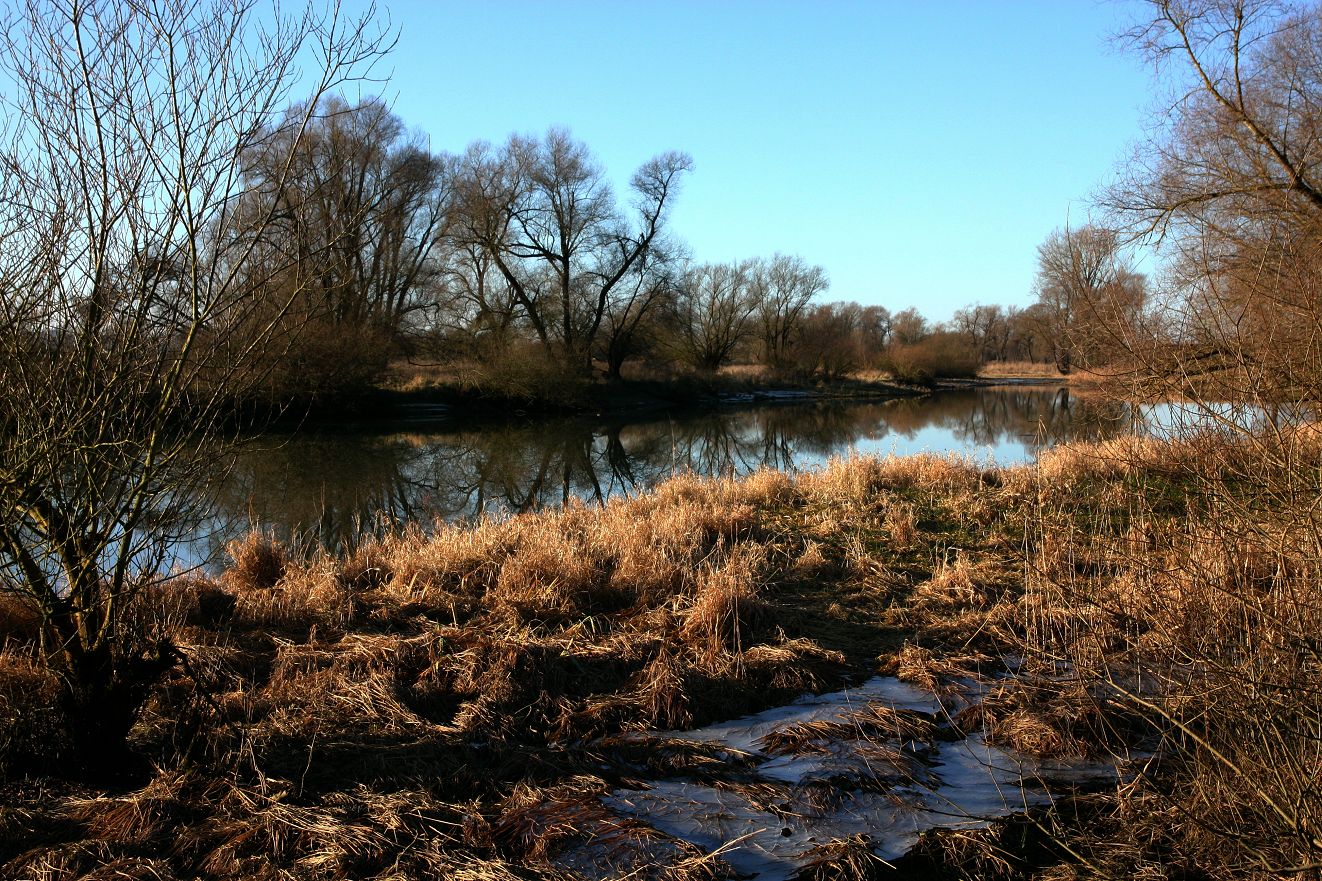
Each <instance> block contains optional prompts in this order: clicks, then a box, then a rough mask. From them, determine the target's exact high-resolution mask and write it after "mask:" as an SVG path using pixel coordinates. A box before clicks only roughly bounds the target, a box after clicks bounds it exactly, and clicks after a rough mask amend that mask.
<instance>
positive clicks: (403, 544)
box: [0, 434, 1322, 878]
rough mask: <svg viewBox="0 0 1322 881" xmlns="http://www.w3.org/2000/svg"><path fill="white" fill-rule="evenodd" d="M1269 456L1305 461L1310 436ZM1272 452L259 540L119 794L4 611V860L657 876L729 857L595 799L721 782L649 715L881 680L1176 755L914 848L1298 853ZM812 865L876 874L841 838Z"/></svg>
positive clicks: (123, 871)
mask: <svg viewBox="0 0 1322 881" xmlns="http://www.w3.org/2000/svg"><path fill="white" fill-rule="evenodd" d="M1262 442H1263V443H1266V442H1267V441H1266V440H1263V441H1262ZM1272 443H1274V444H1276V446H1273V447H1271V448H1270V450H1271V451H1274V452H1275V453H1277V454H1279V455H1282V456H1285V457H1287V458H1288V460H1289V461H1290V462H1303V461H1312V462H1316V460H1317V456H1316V441H1315V439H1314V438H1313V437H1311V436H1302V435H1299V434H1294V435H1290V436H1288V437H1278V438H1276V439H1275V440H1274V441H1272ZM1265 449H1266V448H1264V447H1261V446H1259V447H1252V446H1250V445H1248V444H1246V443H1243V442H1218V443H1211V442H1190V443H1160V442H1157V441H1139V440H1124V441H1113V442H1109V443H1107V444H1104V445H1083V446H1075V447H1071V448H1066V449H1058V450H1055V451H1052V452H1050V453H1048V454H1045V455H1044V456H1043V458H1042V461H1041V463H1040V464H1039V465H1037V466H1032V467H1020V468H1011V469H998V470H986V469H983V468H980V467H977V466H975V465H973V464H970V463H967V462H963V461H958V460H947V459H938V458H932V457H913V458H904V459H888V460H881V461H878V460H873V459H863V458H858V459H849V460H845V461H840V462H837V463H835V464H833V465H832V466H831V467H830V468H828V469H827V470H825V471H823V472H821V473H812V474H804V475H800V476H798V477H797V478H791V477H788V476H786V475H784V474H781V473H778V472H763V473H759V474H755V475H753V476H751V477H749V478H747V479H745V480H742V481H737V482H735V481H723V480H699V479H696V478H678V479H675V480H672V481H671V482H669V483H667V484H664V485H663V486H661V487H659V488H658V489H657V490H655V491H654V492H652V493H649V494H647V495H644V496H641V497H638V498H634V499H621V500H613V501H611V502H609V503H608V504H606V505H605V506H604V507H603V508H600V509H598V508H582V507H580V508H571V509H569V510H565V511H554V512H544V513H538V514H529V515H522V516H519V517H514V518H511V519H508V520H504V521H487V522H482V523H479V524H476V525H474V526H469V527H457V526H441V527H439V528H438V530H437V531H436V532H435V533H433V534H424V533H423V532H422V531H409V532H405V533H403V534H399V535H393V536H389V537H386V538H382V539H369V540H365V541H364V542H363V543H362V544H361V545H360V546H359V547H358V548H357V549H356V550H355V551H354V552H353V553H351V554H348V555H346V556H343V557H340V558H328V557H316V558H313V559H304V558H300V557H297V556H296V555H293V554H291V553H290V552H289V551H288V550H287V549H285V548H282V547H281V546H279V545H277V544H275V543H273V542H271V541H270V540H268V539H266V538H264V537H262V536H260V535H252V536H250V537H249V538H248V539H246V540H245V541H243V542H241V543H238V544H236V545H235V546H233V547H232V549H231V553H232V557H233V561H232V564H231V565H230V566H229V568H228V569H227V570H226V571H225V572H224V574H223V575H221V576H220V577H218V578H216V579H202V578H180V579H178V580H176V581H175V582H173V583H172V584H171V586H170V587H169V588H168V589H166V590H163V591H161V592H159V593H157V594H155V595H153V596H151V597H149V598H148V599H147V600H146V601H145V602H144V603H143V604H142V607H141V609H140V616H141V618H142V620H143V621H144V622H146V623H148V624H149V625H150V626H153V627H156V628H158V629H159V632H160V634H161V636H162V637H163V638H168V639H170V640H172V641H173V642H174V643H175V644H176V645H178V646H179V648H180V649H181V651H182V654H183V655H184V656H185V657H186V658H187V662H186V664H184V665H182V666H181V667H180V668H179V669H178V670H177V671H176V673H175V674H174V675H173V677H172V678H171V679H170V680H169V681H168V682H167V683H166V685H165V686H164V687H163V688H161V689H160V690H159V691H158V693H157V694H156V695H155V696H154V697H153V700H152V702H151V703H150V705H149V707H148V711H147V712H146V714H145V715H144V717H143V718H142V719H141V721H140V723H139V725H138V727H137V729H136V731H135V745H136V746H137V748H138V749H139V750H140V751H141V752H142V753H143V754H144V755H146V756H148V757H149V758H150V759H151V761H152V763H153V767H154V769H155V770H154V772H153V774H152V776H151V779H150V780H149V781H147V782H146V783H145V785H142V781H134V782H133V783H131V784H126V786H128V787H129V788H127V789H124V790H123V791H115V790H114V789H106V788H100V789H96V788H91V787H89V786H88V785H86V784H82V783H77V782H74V781H70V780H66V779H63V778H61V777H60V776H59V774H58V771H59V770H60V768H61V767H62V766H63V765H62V760H63V756H62V742H63V740H62V734H61V732H62V731H63V730H64V726H65V725H67V724H68V722H69V720H64V719H61V718H60V717H59V715H58V711H57V710H55V709H53V708H52V707H53V705H52V695H53V694H54V693H55V685H54V683H53V682H52V681H51V680H50V679H49V678H48V675H47V674H46V673H44V672H43V671H42V670H41V668H40V667H39V666H38V665H37V664H36V663H35V662H34V660H33V659H34V656H35V655H34V653H35V651H36V646H35V645H33V643H32V637H33V633H34V627H33V622H32V621H31V620H30V619H28V618H27V617H26V614H25V611H24V610H23V609H22V608H21V607H20V606H18V605H16V604H14V603H13V602H12V601H9V600H6V601H5V605H4V606H3V608H2V609H0V639H2V640H3V643H4V649H3V652H2V653H0V761H3V768H2V769H0V770H3V772H4V774H5V775H6V779H8V781H9V782H8V783H7V784H6V786H5V790H4V793H3V798H0V875H4V876H6V877H24V878H63V877H81V876H85V875H88V873H93V872H95V873H98V874H96V877H111V876H117V877H134V878H147V877H152V878H160V877H179V878H185V877H251V878H287V877H295V878H323V877H325V878H334V877H354V878H369V877H371V878H405V877H419V876H425V875H434V876H439V877H459V878H530V877H552V876H554V877H566V875H565V872H566V871H567V870H566V869H565V868H564V865H563V863H562V862H557V861H556V860H557V855H558V854H561V853H563V852H564V851H565V849H566V848H569V847H571V846H574V845H575V843H579V844H581V843H582V841H584V840H585V839H594V840H597V839H603V837H604V838H605V839H606V840H611V841H620V842H622V841H625V840H627V841H644V842H649V841H650V842H653V845H654V846H653V847H652V849H651V850H648V851H647V852H646V854H645V855H644V856H639V855H638V853H639V852H638V851H636V850H635V851H634V852H633V853H634V863H633V864H632V865H635V868H637V867H638V866H642V867H644V868H645V871H644V870H643V869H639V872H640V874H639V877H668V878H698V877H720V876H721V875H722V871H723V870H722V866H721V862H720V860H719V856H713V855H711V854H706V853H703V852H701V851H699V850H698V849H697V848H694V847H692V846H691V845H685V844H683V843H681V842H677V841H675V840H673V839H667V838H665V836H662V835H659V833H656V832H655V830H651V829H650V828H648V827H644V826H642V824H640V823H637V822H634V821H624V820H621V819H620V818H618V817H614V816H611V815H609V814H608V812H606V811H605V810H604V809H603V808H602V807H601V804H600V802H599V801H598V800H597V796H598V795H600V794H602V793H605V792H608V791H610V790H611V789H612V788H615V787H618V786H621V785H627V784H629V783H630V782H631V781H634V782H636V781H638V780H640V779H643V780H645V779H647V778H649V777H650V776H655V775H658V774H665V775H672V776H673V775H683V776H686V777H692V778H696V779H712V780H718V781H721V784H720V785H728V786H736V785H737V781H735V780H734V779H733V778H729V777H728V775H727V774H726V772H725V771H723V770H720V767H724V766H725V765H727V764H728V759H729V757H720V756H716V755H713V754H712V753H711V751H710V750H704V749H703V748H701V747H699V746H696V745H694V744H691V743H689V744H686V743H683V742H671V741H664V740H658V739H656V738H651V739H646V738H644V739H640V738H639V737H638V736H637V733H639V732H655V731H664V730H670V729H677V728H687V727H691V726H695V725H700V724H703V723H704V722H708V721H712V720H717V719H725V718H731V717H735V716H739V715H741V714H744V713H747V712H751V711H754V710H758V709H762V708H765V707H769V706H774V705H777V704H781V703H784V702H786V701H788V700H790V699H792V698H793V697H795V696H796V695H798V694H800V693H802V692H803V691H806V690H814V691H823V690H828V689H832V688H836V687H838V686H839V685H841V684H842V683H846V682H851V681H857V680H858V679H859V678H861V677H863V676H866V675H869V674H873V673H876V672H879V671H880V672H889V673H894V674H897V675H899V676H900V678H902V679H904V680H905V681H908V682H912V683H915V684H916V685H918V686H920V687H922V688H926V689H931V690H933V691H936V692H938V693H939V692H941V691H942V690H943V689H946V688H947V687H949V685H950V683H952V682H954V681H956V680H960V681H963V680H964V679H966V678H968V677H974V678H983V679H986V680H987V681H988V682H989V687H988V691H987V693H986V695H985V697H984V699H983V700H982V701H981V702H980V703H977V704H975V705H974V706H972V707H969V708H967V709H966V710H965V711H963V712H961V713H960V714H959V716H958V717H956V718H953V719H945V720H939V721H940V722H941V724H942V725H943V726H944V728H945V729H950V728H952V727H953V728H959V729H962V730H965V731H981V732H985V733H986V735H987V737H988V738H989V739H990V740H991V741H992V742H994V743H999V744H1003V745H1005V746H1007V747H1010V748H1013V749H1015V750H1018V751H1019V752H1021V753H1026V754H1028V755H1032V756H1043V757H1050V756H1071V755H1099V754H1106V753H1108V752H1109V751H1113V750H1114V751H1119V750H1122V749H1124V748H1128V747H1134V746H1137V747H1139V748H1141V749H1144V750H1147V751H1150V752H1153V753H1155V755H1156V757H1157V758H1156V759H1154V760H1153V761H1152V762H1151V763H1149V764H1148V765H1147V766H1146V767H1145V768H1144V769H1143V771H1142V773H1140V774H1139V775H1138V776H1137V777H1136V778H1134V779H1133V780H1132V781H1129V782H1127V783H1126V784H1125V785H1124V786H1123V787H1120V788H1118V789H1114V790H1111V791H1109V792H1105V793H1101V794H1094V795H1091V796H1087V797H1084V798H1083V799H1082V800H1081V801H1074V802H1070V805H1071V808H1070V811H1069V812H1067V813H1068V816H1064V815H1063V814H1062V815H1058V816H1046V817H1038V816H1035V817H1033V818H1032V819H1031V820H1023V819H1021V820H1018V821H1015V823H1011V824H1004V825H1001V826H998V827H996V828H995V829H993V830H991V831H989V832H986V833H982V834H979V835H972V834H970V833H967V832H964V833H959V834H958V835H944V836H943V835H942V834H934V835H932V836H931V837H929V838H928V839H925V843H924V844H923V845H922V847H921V848H920V850H921V853H919V854H916V855H915V857H914V860H917V861H918V862H914V860H910V861H909V865H910V867H911V868H913V867H914V866H916V865H918V864H919V863H921V864H922V865H924V866H926V868H924V869H923V870H922V871H926V872H933V871H938V870H939V872H954V873H956V874H958V873H959V872H960V871H967V872H971V873H976V874H978V875H980V876H982V877H987V876H991V875H995V874H997V873H999V874H1000V875H1002V876H1005V877H1024V876H1030V875H1036V876H1040V877H1051V878H1062V877H1073V876H1075V875H1098V874H1101V875H1104V876H1114V877H1131V876H1134V875H1141V874H1146V875H1149V876H1151V877H1159V876H1161V874H1162V873H1167V872H1168V869H1169V867H1172V866H1176V867H1178V873H1179V874H1182V875H1183V876H1185V877H1197V876H1205V877H1216V876H1223V875H1224V876H1230V875H1235V876H1242V875H1243V874H1245V873H1246V872H1250V871H1261V872H1263V873H1266V874H1280V873H1283V872H1285V871H1287V870H1288V869H1292V868H1295V867H1299V866H1307V865H1308V861H1309V860H1311V859H1313V858H1314V853H1315V851H1316V850H1317V849H1318V844H1317V842H1316V840H1315V836H1316V832H1315V830H1316V828H1317V827H1316V826H1315V825H1314V821H1315V816H1316V815H1315V814H1314V813H1313V812H1314V811H1315V810H1316V809H1317V795H1316V787H1317V783H1316V780H1317V779H1318V774H1317V771H1318V770H1319V766H1318V765H1317V759H1316V758H1315V757H1316V756H1318V755H1320V754H1322V750H1318V749H1317V746H1318V744H1319V741H1318V737H1317V720H1318V719H1322V697H1320V696H1319V691H1318V689H1317V686H1318V680H1317V666H1316V660H1317V656H1316V652H1317V647H1318V641H1317V639H1316V634H1317V633H1318V632H1322V630H1319V627H1318V625H1322V620H1319V618H1322V600H1320V599H1319V596H1318V593H1317V587H1316V584H1317V578H1316V576H1317V574H1318V573H1317V565H1318V560H1319V554H1318V547H1317V544H1316V542H1317V538H1316V533H1315V531H1313V530H1312V526H1311V520H1310V519H1308V518H1304V519H1302V520H1301V519H1298V518H1293V519H1292V518H1291V517H1289V516H1287V515H1288V514H1289V511H1290V509H1289V507H1288V505H1289V504H1290V499H1291V498H1293V496H1291V495H1290V494H1291V493H1298V491H1299V489H1300V488H1299V486H1298V485H1297V484H1292V485H1290V486H1286V485H1285V484H1284V483H1282V484H1279V485H1273V484H1267V483H1264V482H1263V481H1261V480H1257V479H1255V478H1254V475H1255V474H1258V473H1259V472H1258V471H1255V469H1260V468H1262V467H1266V466H1265V465H1264V464H1263V463H1264V461H1265V460H1264V450H1265ZM1273 467H1277V466H1273ZM1278 473H1279V468H1278ZM1291 487H1292V488H1291ZM1296 501H1297V499H1296ZM1007 659H1011V660H1007ZM1013 659H1023V661H1022V663H1020V662H1018V661H1017V660H1013ZM1007 665H1008V666H1007ZM1011 672H1013V674H1014V675H1012V676H1007V674H1009V673H1011ZM993 677H1000V678H995V679H994V680H993ZM910 723H912V720H910ZM888 724H899V722H896V721H895V720H892V722H891V723H888ZM923 736H928V735H923ZM718 766H719V767H718ZM1016 824H1017V825H1016ZM1044 828H1045V829H1047V830H1048V831H1050V832H1051V833H1052V835H1050V836H1044V835H1043V834H1041V833H1042V830H1043V829H1044ZM1016 830H1018V831H1017V832H1016ZM1027 832H1032V833H1033V835H1028V834H1027ZM1020 833H1023V834H1020ZM1231 833H1233V834H1231ZM1016 835H1017V836H1018V837H1016ZM1030 838H1032V839H1033V840H1034V841H1037V842H1038V843H1036V844H1032V845H1031V846H1030V844H1029V843H1028V842H1029V839H1030ZM1057 839H1059V840H1060V841H1062V842H1064V844H1063V845H1057V844H1049V843H1046V844H1044V843H1042V842H1051V841H1055V840H1057ZM1016 842H1017V843H1016ZM826 844H830V843H824V845H826ZM620 846H621V847H623V844H621V845H620ZM833 848H834V849H833ZM621 859H624V857H621ZM851 867H852V868H851ZM913 870H914V871H917V869H913ZM895 871H899V870H895ZM805 872H810V874H807V875H805V877H823V878H826V877H873V876H876V875H877V874H881V875H885V873H886V872H892V870H890V869H887V868H885V867H884V866H879V865H878V864H876V863H875V861H869V860H867V859H865V858H864V855H863V854H862V853H860V850H859V845H858V843H857V842H853V843H851V842H849V841H841V842H837V843H834V844H831V846H830V847H825V848H824V850H823V857H822V860H821V861H819V863H818V864H814V866H813V867H810V868H809V869H806V870H805ZM850 872H853V873H854V874H853V875H851V874H850ZM115 873H119V874H118V875H115ZM557 873H560V874H557ZM811 873H815V874H811ZM620 874H627V872H624V871H623V870H621V871H620ZM892 874H894V873H893V872H892ZM897 877H898V875H897Z"/></svg>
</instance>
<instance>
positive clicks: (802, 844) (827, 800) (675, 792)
mask: <svg viewBox="0 0 1322 881" xmlns="http://www.w3.org/2000/svg"><path fill="white" fill-rule="evenodd" d="M971 690H972V691H975V692H976V691H978V690H980V689H971ZM968 697H969V694H968V693H967V692H966V693H965V700H967V698H968ZM943 701H944V703H943ZM952 702H954V703H962V702H963V701H961V700H960V699H959V697H958V696H950V697H945V698H942V699H938V698H937V697H935V696H933V695H932V694H930V693H928V692H924V691H922V690H920V689H918V688H915V687H913V686H911V685H908V684H906V683H903V682H900V681H898V680H896V679H894V678H892V677H881V676H879V677H876V678H874V679H871V680H869V681H868V682H866V683H864V684H863V685H861V686H859V687H858V688H854V689H848V690H845V691H840V692H835V693H833V694H826V695H816V696H807V697H804V698H801V699H800V700H798V701H795V702H794V703H792V704H789V705H786V706H782V707H776V708H773V709H770V710H767V711H765V712H762V713H758V714H756V715H753V716H747V717H745V718H742V719H737V720H734V721H730V722H723V723H720V724H717V725H712V726H709V727H707V728H701V729H697V730H694V731H687V732H669V733H667V735H665V736H667V737H671V738H679V739H686V740H690V741H694V742H698V743H703V744H709V745H713V746H719V747H723V748H726V749H731V750H736V751H739V752H742V753H747V754H750V755H752V756H753V757H754V759H755V760H756V762H755V764H754V766H753V767H752V768H751V769H745V770H743V771H742V772H741V774H740V775H739V777H738V779H737V780H736V781H735V782H731V783H720V784H714V785H712V784H708V783H699V782H695V781H693V780H686V779H675V780H658V781H656V782H654V783H652V784H650V785H649V786H648V788H646V789H628V790H616V791H615V792H613V793H611V794H610V795H608V796H606V797H605V798H604V799H603V802H604V803H605V805H606V806H607V807H608V808H610V809H612V810H615V811H618V812H619V813H621V814H624V815H626V816H629V817H632V818H636V819H638V820H641V821H643V822H645V823H646V824H648V825H650V826H652V827H653V828H655V829H657V830H658V831H660V832H662V833H664V834H666V835H668V836H673V837H674V838H677V839H680V840H683V841H687V842H690V843H691V844H694V845H696V846H698V847H699V848H702V849H703V850H706V851H708V852H710V851H717V850H720V851H721V857H722V859H723V860H724V861H725V862H726V863H728V864H729V865H730V866H731V867H733V868H734V869H735V870H736V871H738V872H741V873H744V874H747V875H750V876H752V877H755V878H759V879H763V881H777V879H787V878H789V877H790V876H791V875H792V874H793V873H794V872H795V871H796V870H797V869H798V868H799V866H800V865H801V863H802V861H803V859H804V858H805V857H806V856H807V855H808V853H809V851H811V850H812V849H813V848H815V847H817V846H819V845H823V844H827V843H829V842H831V841H833V840H836V839H843V838H849V837H851V836H856V835H865V836H867V837H868V838H869V839H870V840H871V841H872V842H873V846H874V849H875V852H876V853H877V855H878V856H880V857H882V858H883V859H893V858H895V857H898V856H901V855H902V854H904V853H905V852H907V851H908V850H909V849H910V848H912V847H913V846H914V844H916V843H917V841H918V838H919V836H920V835H921V834H922V833H923V832H924V831H926V830H928V829H933V828H976V827H979V826H986V825H987V824H989V823H990V822H992V821H993V820H995V819H997V818H999V817H1004V816H1007V815H1009V814H1013V813H1017V812H1021V811H1024V810H1027V809H1029V808H1032V807H1036V806H1041V805H1045V804H1047V803H1049V802H1050V801H1051V798H1052V796H1051V794H1050V792H1049V790H1048V786H1047V785H1046V784H1047V783H1055V784H1062V783H1073V784H1096V783H1099V782H1110V781H1114V780H1115V779H1116V777H1117V769H1116V766H1115V765H1114V764H1112V763H1110V762H1089V761H1082V760H1078V761H1059V760H1052V761H1044V760H1037V759H1032V758H1029V757H1026V756H1021V755H1017V754H1015V753H1012V752H1009V751H1006V750H1002V749H999V748H997V747H994V746H992V745H990V744H988V743H987V742H986V741H985V740H984V739H983V737H982V736H981V735H974V736H970V737H967V738H962V739H956V740H949V739H945V740H943V739H939V738H938V739H933V740H931V741H929V742H925V743H921V744H919V743H913V742H902V741H901V740H897V739H893V738H892V739H887V738H885V737H878V736H876V733H875V732H871V733H868V732H865V731H864V730H863V729H862V728H860V729H859V731H858V733H857V735H856V736H848V735H846V736H843V737H840V736H836V737H832V738H830V739H825V740H823V741H821V742H820V743H818V742H814V743H811V744H810V748H808V749H804V750H800V751H795V752H792V753H791V754H789V755H776V756H772V755H768V753H767V751H766V749H765V745H764V738H766V737H767V735H769V734H772V733H773V732H777V731H783V730H784V729H786V728H788V727H790V726H797V725H803V724H804V723H819V722H820V723H843V724H844V725H845V726H847V725H848V724H849V723H850V722H851V720H856V719H857V718H859V716H858V714H859V713H860V711H866V710H868V709H869V707H874V706H882V707H885V708H887V709H891V710H900V711H910V712H915V713H920V714H924V715H925V716H927V717H931V718H935V719H938V720H941V719H945V718H946V714H947V712H948V711H949V710H950V709H951V706H950V705H951V704H952ZM834 730H835V731H836V732H837V734H838V733H839V732H840V731H841V730H842V729H840V728H839V727H837V728H836V729H834Z"/></svg>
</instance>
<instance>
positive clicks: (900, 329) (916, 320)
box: [890, 306, 932, 346]
mask: <svg viewBox="0 0 1322 881" xmlns="http://www.w3.org/2000/svg"><path fill="white" fill-rule="evenodd" d="M931 333H932V327H931V325H930V324H928V321H927V319H926V318H924V317H923V316H922V314H921V313H919V311H918V310H917V309H915V308H913V307H912V306H910V307H909V308H908V309H905V310H903V311H902V312H896V313H895V314H894V315H892V316H891V332H890V342H893V343H899V344H900V345H906V346H908V345H913V344H914V343H920V342H922V341H923V340H924V339H925V338H926V337H927V336H928V335H929V334H931Z"/></svg>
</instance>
